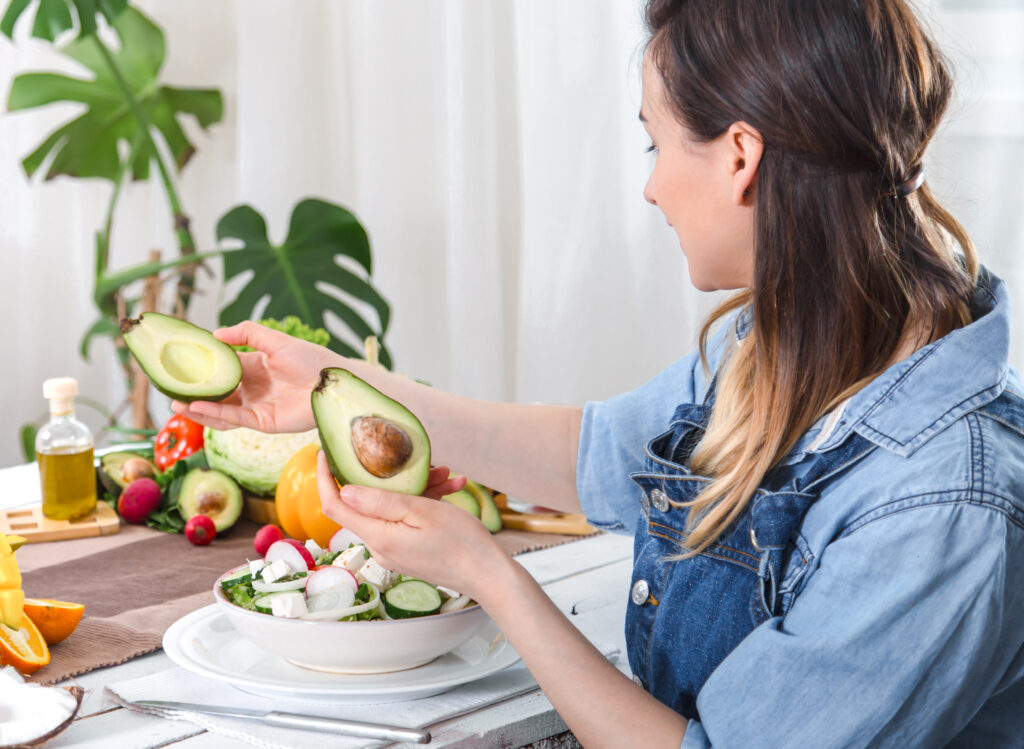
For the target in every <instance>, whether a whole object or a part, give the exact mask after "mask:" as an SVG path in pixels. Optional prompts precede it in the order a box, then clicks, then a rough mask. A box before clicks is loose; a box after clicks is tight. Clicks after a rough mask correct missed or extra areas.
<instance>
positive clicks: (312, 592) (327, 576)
mask: <svg viewBox="0 0 1024 749" xmlns="http://www.w3.org/2000/svg"><path fill="white" fill-rule="evenodd" d="M335 588H348V589H349V590H351V591H352V594H353V595H355V592H356V591H357V590H359V581H358V580H356V576H355V575H353V574H352V573H351V572H349V571H348V570H347V569H345V568H344V567H324V568H323V569H321V570H316V571H315V572H313V573H311V574H310V576H309V577H308V578H306V596H307V597H308V598H312V597H313V596H318V595H321V594H323V593H326V592H327V591H330V590H334V589H335ZM347 605H349V606H351V605H352V603H351V601H350V602H349V603H348V604H347Z"/></svg>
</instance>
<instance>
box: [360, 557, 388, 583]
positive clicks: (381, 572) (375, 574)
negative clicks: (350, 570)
mask: <svg viewBox="0 0 1024 749" xmlns="http://www.w3.org/2000/svg"><path fill="white" fill-rule="evenodd" d="M395 577H396V575H395V574H394V573H393V572H392V571H391V570H389V569H388V568H387V567H382V566H381V565H380V564H378V562H377V560H376V559H374V558H373V557H370V558H369V559H367V560H366V564H364V565H363V566H362V567H360V568H359V572H357V573H356V580H358V581H359V582H361V583H371V584H373V585H376V586H377V587H378V588H380V589H381V590H387V589H388V588H390V587H391V585H392V584H393V583H394V580H395Z"/></svg>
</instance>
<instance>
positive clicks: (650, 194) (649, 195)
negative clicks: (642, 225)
mask: <svg viewBox="0 0 1024 749" xmlns="http://www.w3.org/2000/svg"><path fill="white" fill-rule="evenodd" d="M644 200H646V201H647V202H648V203H650V204H651V205H658V201H657V200H655V198H654V175H653V174H652V175H651V176H650V177H648V178H647V184H646V185H644Z"/></svg>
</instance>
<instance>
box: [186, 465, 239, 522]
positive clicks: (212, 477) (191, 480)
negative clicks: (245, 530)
mask: <svg viewBox="0 0 1024 749" xmlns="http://www.w3.org/2000/svg"><path fill="white" fill-rule="evenodd" d="M204 480H206V481H212V482H213V483H215V484H216V488H217V489H219V490H221V491H222V492H223V493H224V498H225V500H226V504H225V506H224V508H223V509H222V510H221V511H220V512H218V513H216V514H212V515H210V519H211V520H213V525H214V527H215V528H216V529H217V533H222V532H224V531H226V530H227V529H228V528H230V527H231V526H233V525H234V524H235V523H236V522H238V518H239V517H241V515H242V506H243V501H242V490H241V489H240V488H239V486H238V484H236V483H235V480H234V479H233V478H231V477H230V476H228V475H227V474H226V473H224V472H223V471H218V470H216V469H215V468H193V469H192V470H191V471H189V472H188V473H186V474H185V477H184V478H183V479H182V481H181V490H180V491H179V493H178V510H179V512H181V516H182V518H184V520H185V521H186V522H188V521H189V520H190V519H191V518H193V517H195V516H196V515H205V514H208V513H203V512H200V508H199V504H198V503H199V496H197V494H198V491H199V489H201V488H202V487H203V486H204V485H206V486H208V485H209V483H206V484H204Z"/></svg>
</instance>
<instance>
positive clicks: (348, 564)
mask: <svg viewBox="0 0 1024 749" xmlns="http://www.w3.org/2000/svg"><path fill="white" fill-rule="evenodd" d="M365 552H366V547H365V546H363V545H361V544H357V545H355V546H351V547H349V548H347V549H345V551H343V552H341V553H340V554H338V556H337V557H335V559H334V562H332V563H331V566H332V567H344V568H345V569H347V570H348V571H349V572H351V573H352V574H353V575H354V574H356V573H357V572H359V569H360V568H361V567H362V566H363V564H364V563H365V562H366V553H365Z"/></svg>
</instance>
